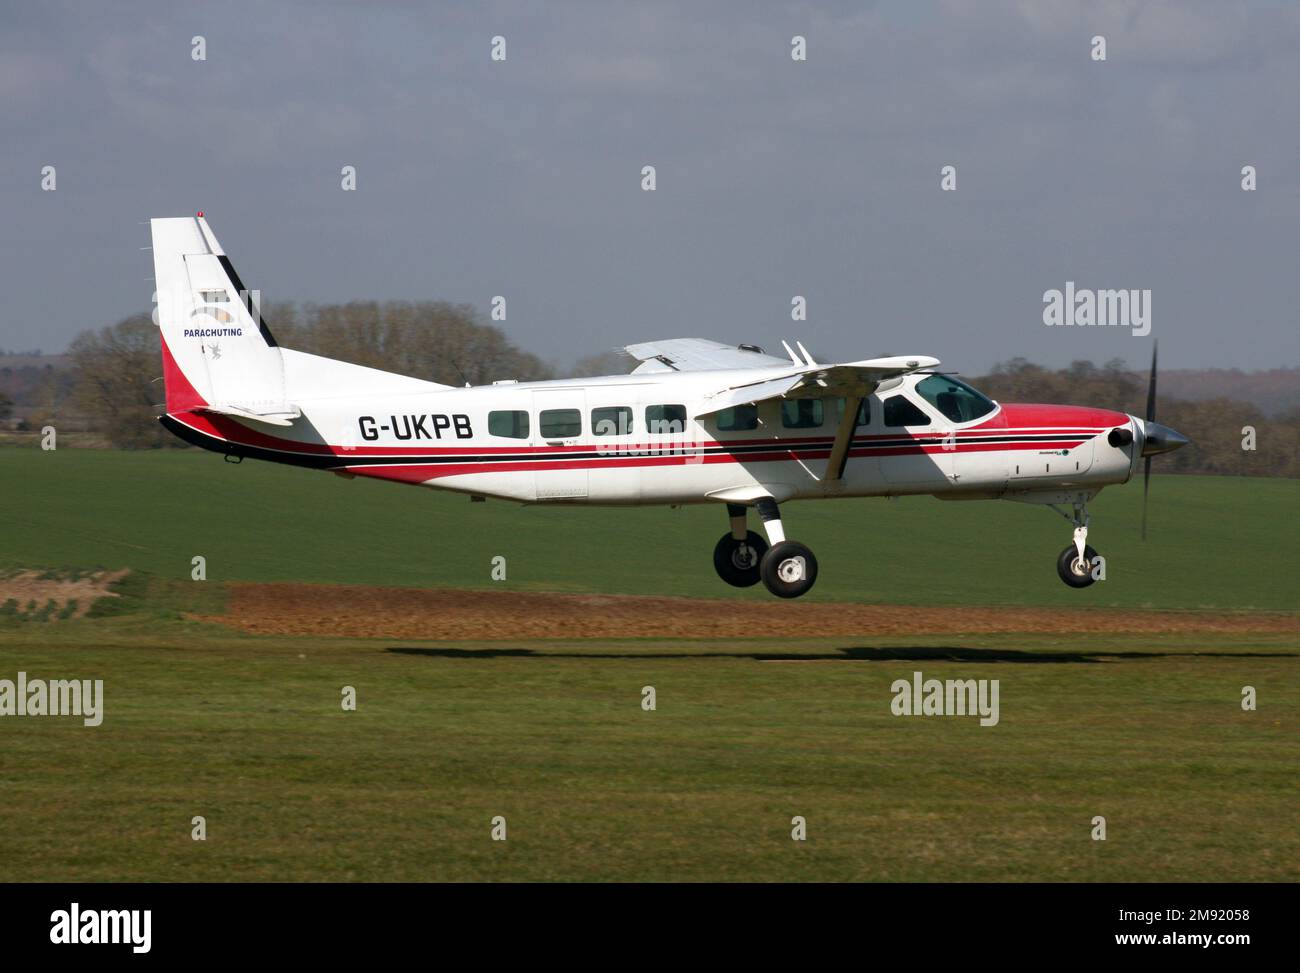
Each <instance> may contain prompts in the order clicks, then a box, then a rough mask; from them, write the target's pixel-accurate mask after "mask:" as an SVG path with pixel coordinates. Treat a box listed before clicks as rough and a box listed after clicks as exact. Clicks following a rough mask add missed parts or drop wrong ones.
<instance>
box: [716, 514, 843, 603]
mask: <svg viewBox="0 0 1300 973" xmlns="http://www.w3.org/2000/svg"><path fill="white" fill-rule="evenodd" d="M755 506H756V507H757V508H758V515H759V517H761V518H762V520H763V529H764V530H765V531H766V532H767V537H768V540H769V541H771V546H770V547H769V546H768V544H767V541H764V540H763V538H762V537H760V536H759V535H758V534H756V533H754V532H753V531H752V530H749V529H748V528H747V526H746V519H745V518H746V510H745V508H744V507H743V506H740V505H739V504H734V503H729V504H727V514H728V515H729V516H730V517H731V530H730V531H729V532H728V533H726V534H723V535H722V538H721V539H720V540H719V541H718V546H717V547H715V548H714V549H713V566H714V568H716V569H717V572H718V577H720V578H721V579H722V580H723V581H725V582H727V584H729V585H734V586H736V587H737V588H748V587H750V586H751V585H755V584H757V583H758V582H759V581H762V582H763V585H764V586H765V587H766V588H767V590H768V591H770V592H772V594H774V595H776V596H777V597H778V598H798V597H799V596H800V595H802V594H803V593H804V592H806V591H807V590H808V589H809V588H811V587H812V586H813V584H814V582H816V580H817V558H815V557H814V556H813V552H812V551H810V550H809V549H808V548H807V547H805V546H804V545H803V544H800V543H799V542H798V541H788V540H786V539H785V531H784V530H783V529H782V527H781V513H780V511H779V510H778V509H777V506H776V501H775V500H773V499H772V498H771V497H763V498H762V499H761V500H759V501H758V502H757V503H756V504H755Z"/></svg>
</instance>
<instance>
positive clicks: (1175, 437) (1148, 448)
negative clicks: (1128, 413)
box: [1142, 342, 1191, 540]
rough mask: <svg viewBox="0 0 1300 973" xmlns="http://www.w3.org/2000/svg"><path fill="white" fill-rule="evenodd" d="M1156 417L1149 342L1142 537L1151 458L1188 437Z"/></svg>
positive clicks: (1183, 443)
mask: <svg viewBox="0 0 1300 973" xmlns="http://www.w3.org/2000/svg"><path fill="white" fill-rule="evenodd" d="M1155 419H1156V345H1155V343H1154V342H1152V344H1151V379H1150V381H1149V382H1148V383H1147V416H1146V422H1145V423H1144V424H1143V426H1142V433H1143V439H1142V457H1143V459H1144V460H1145V461H1146V462H1145V463H1144V464H1143V469H1142V539H1143V540H1146V539H1147V496H1148V494H1150V492H1151V458H1152V457H1153V456H1159V455H1160V454H1161V453H1172V452H1173V451H1174V450H1175V449H1180V448H1182V447H1183V446H1186V445H1187V444H1188V443H1189V442H1191V440H1190V439H1188V438H1187V437H1186V436H1184V435H1183V434H1182V433H1180V432H1179V431H1178V430H1176V429H1170V428H1169V427H1168V426H1162V425H1160V423H1158V422H1156V421H1155Z"/></svg>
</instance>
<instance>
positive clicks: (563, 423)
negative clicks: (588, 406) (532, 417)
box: [538, 409, 582, 439]
mask: <svg viewBox="0 0 1300 973" xmlns="http://www.w3.org/2000/svg"><path fill="white" fill-rule="evenodd" d="M538 422H539V425H540V426H541V429H542V438H543V439H572V438H574V437H575V436H580V435H582V413H581V412H579V411H578V410H577V409H543V410H542V414H541V416H540V417H539V420H538Z"/></svg>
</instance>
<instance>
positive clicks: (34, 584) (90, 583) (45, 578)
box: [0, 569, 127, 618]
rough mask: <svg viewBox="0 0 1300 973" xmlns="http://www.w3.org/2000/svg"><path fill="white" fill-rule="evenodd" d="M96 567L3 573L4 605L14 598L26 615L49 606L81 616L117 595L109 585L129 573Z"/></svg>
mask: <svg viewBox="0 0 1300 973" xmlns="http://www.w3.org/2000/svg"><path fill="white" fill-rule="evenodd" d="M126 573H127V572H126V570H125V569H123V570H120V571H95V572H93V573H90V574H84V575H76V576H62V577H59V576H50V574H49V573H48V572H40V571H18V572H17V573H15V574H11V575H9V576H7V577H0V605H3V604H6V603H8V602H10V601H11V600H12V601H13V603H14V605H15V606H16V611H18V612H19V613H21V614H22V615H23V616H24V617H26V616H28V615H32V614H35V613H36V612H40V611H42V610H45V609H46V607H47V606H49V609H48V610H49V614H50V615H52V616H53V615H58V616H59V617H60V618H80V617H81V616H82V615H84V614H86V612H87V611H89V610H90V606H91V605H92V604H94V602H95V601H96V600H97V599H99V598H116V597H117V595H116V594H114V593H113V592H112V591H109V590H108V589H109V585H111V584H112V583H113V582H114V581H117V580H118V579H119V578H121V577H122V576H124V575H125V574H126Z"/></svg>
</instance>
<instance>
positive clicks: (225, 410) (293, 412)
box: [189, 404, 302, 426]
mask: <svg viewBox="0 0 1300 973" xmlns="http://www.w3.org/2000/svg"><path fill="white" fill-rule="evenodd" d="M189 411H190V412H211V413H214V414H215V415H219V416H232V417H233V418H235V419H247V420H248V421H250V422H262V423H266V425H268V426H291V425H293V420H295V419H298V418H300V417H301V416H302V410H301V409H299V408H298V407H297V406H292V405H288V404H286V405H285V406H284V407H282V408H281V409H279V410H277V411H274V412H253V411H251V410H249V409H242V408H240V407H239V406H237V405H201V406H198V407H197V408H194V409H190V410H189Z"/></svg>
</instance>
